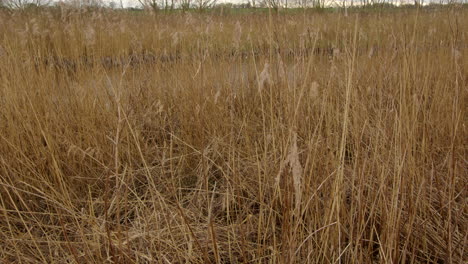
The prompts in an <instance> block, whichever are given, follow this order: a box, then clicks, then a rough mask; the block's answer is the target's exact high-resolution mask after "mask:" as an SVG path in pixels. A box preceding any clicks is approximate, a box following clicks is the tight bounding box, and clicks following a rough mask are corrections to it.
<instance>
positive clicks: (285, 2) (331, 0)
mask: <svg viewBox="0 0 468 264" xmlns="http://www.w3.org/2000/svg"><path fill="white" fill-rule="evenodd" d="M137 1H138V3H139V8H136V9H140V10H150V11H153V12H157V11H170V10H175V9H179V10H180V9H182V10H188V9H197V10H206V9H211V8H215V7H217V8H233V9H236V8H272V9H274V10H276V11H279V10H281V9H283V8H316V9H323V8H327V7H342V8H349V7H382V8H390V7H395V6H401V5H427V4H467V3H468V0H246V1H245V2H243V3H218V2H217V0H137ZM52 5H68V6H71V7H76V8H86V7H99V8H111V9H118V8H119V9H124V8H127V7H125V6H124V4H123V0H111V1H110V2H104V1H103V0H63V1H59V2H54V1H52V0H0V8H9V9H27V8H37V7H45V6H52ZM127 9H135V8H134V7H133V8H127Z"/></svg>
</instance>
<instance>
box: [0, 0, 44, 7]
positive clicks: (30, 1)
mask: <svg viewBox="0 0 468 264" xmlns="http://www.w3.org/2000/svg"><path fill="white" fill-rule="evenodd" d="M0 1H1V2H0V6H2V5H3V6H6V7H9V8H14V9H23V8H25V7H28V6H45V5H48V4H50V2H51V0H0Z"/></svg>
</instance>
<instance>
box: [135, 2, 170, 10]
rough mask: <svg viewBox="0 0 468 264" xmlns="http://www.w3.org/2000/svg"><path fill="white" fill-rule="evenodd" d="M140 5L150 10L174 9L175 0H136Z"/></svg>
mask: <svg viewBox="0 0 468 264" xmlns="http://www.w3.org/2000/svg"><path fill="white" fill-rule="evenodd" d="M138 2H139V3H140V4H141V6H142V7H143V8H145V9H149V10H152V11H157V10H160V9H162V10H169V9H174V8H175V5H176V3H177V2H176V0H138Z"/></svg>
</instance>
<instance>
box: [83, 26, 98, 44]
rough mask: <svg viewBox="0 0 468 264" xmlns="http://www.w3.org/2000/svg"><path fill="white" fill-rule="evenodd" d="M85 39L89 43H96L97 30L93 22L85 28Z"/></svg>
mask: <svg viewBox="0 0 468 264" xmlns="http://www.w3.org/2000/svg"><path fill="white" fill-rule="evenodd" d="M84 40H85V43H86V44H87V45H90V46H92V45H94V44H96V31H95V30H94V28H93V26H92V25H91V24H88V25H87V26H86V29H85V30H84Z"/></svg>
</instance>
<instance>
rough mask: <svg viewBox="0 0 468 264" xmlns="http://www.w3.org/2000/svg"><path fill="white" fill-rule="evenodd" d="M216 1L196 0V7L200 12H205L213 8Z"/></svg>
mask: <svg viewBox="0 0 468 264" xmlns="http://www.w3.org/2000/svg"><path fill="white" fill-rule="evenodd" d="M215 4H216V0H195V6H196V8H197V9H198V10H200V11H201V10H204V9H208V8H211V7H213V6H214V5H215Z"/></svg>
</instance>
